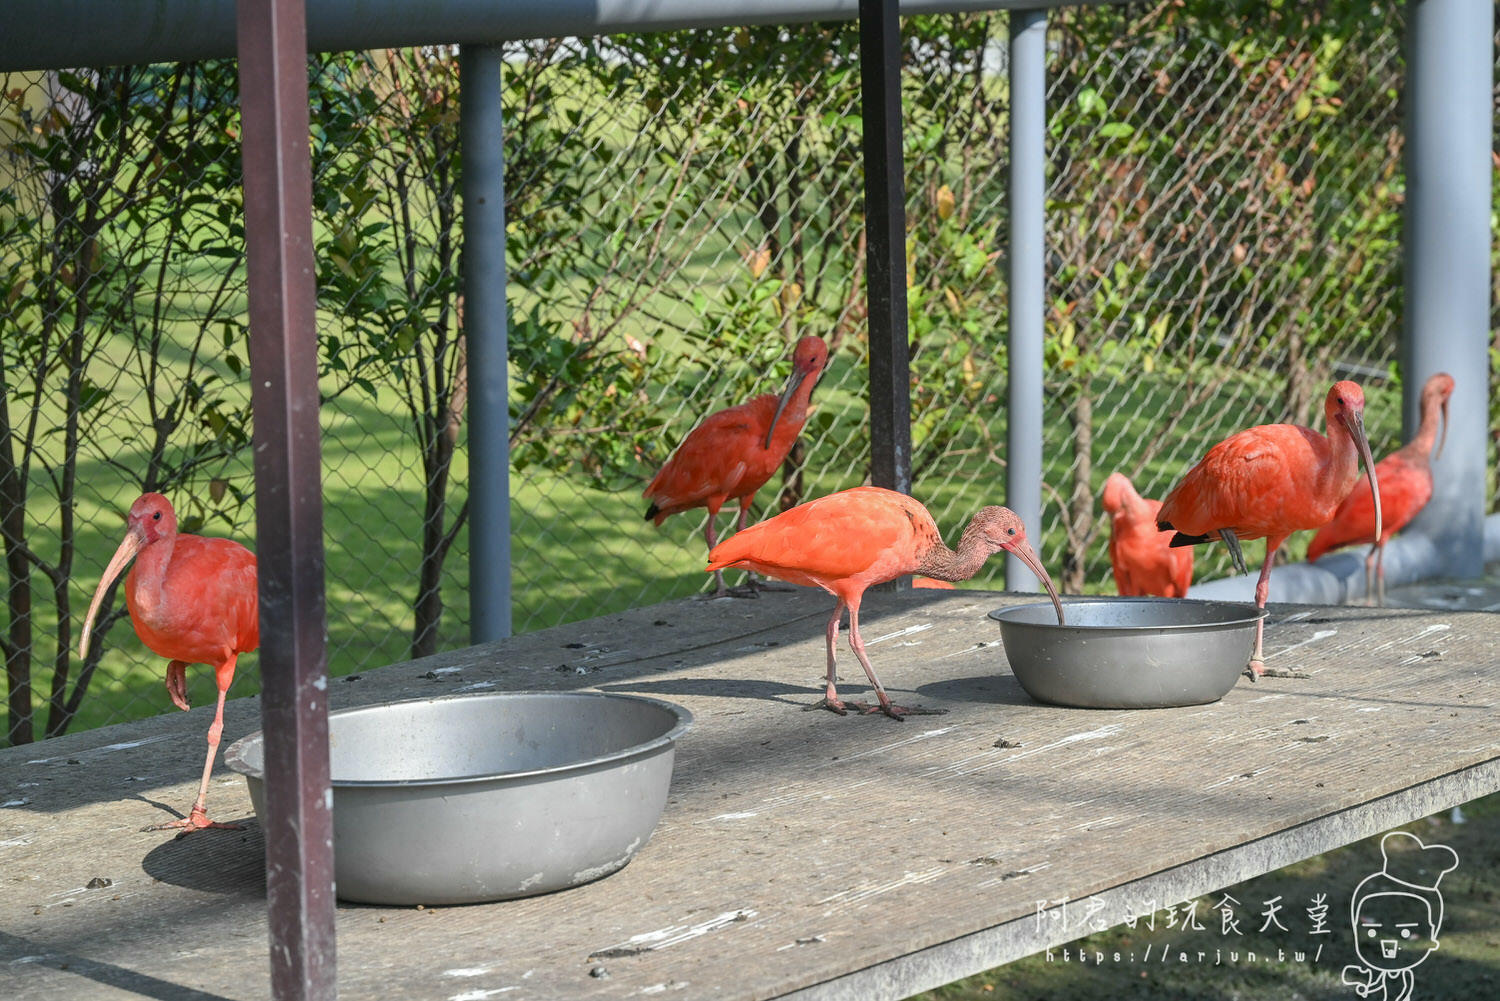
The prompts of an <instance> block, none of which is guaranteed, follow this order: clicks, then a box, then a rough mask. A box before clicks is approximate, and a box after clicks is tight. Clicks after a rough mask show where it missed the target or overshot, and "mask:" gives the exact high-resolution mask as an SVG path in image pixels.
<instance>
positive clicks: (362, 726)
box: [224, 692, 692, 904]
mask: <svg viewBox="0 0 1500 1001" xmlns="http://www.w3.org/2000/svg"><path fill="white" fill-rule="evenodd" d="M691 722H692V715H691V714H690V713H689V712H688V711H687V710H686V709H683V708H682V707H680V706H676V705H673V704H672V703H670V702H663V701H661V700H659V699H650V698H643V697H640V696H635V695H613V694H608V695H606V694H604V693H601V692H507V693H485V694H476V695H459V696H451V697H448V698H438V699H415V700H412V701H407V702H390V703H385V704H382V705H374V706H366V707H364V708H360V709H348V710H343V711H340V712H335V713H331V714H329V717H328V731H329V733H328V743H329V750H330V756H331V762H330V764H331V773H332V778H333V849H334V878H335V881H336V884H337V890H338V895H339V896H340V897H341V898H343V899H344V900H351V901H359V902H363V903H372V904H462V903H473V902H476V901H481V900H504V899H507V898H510V897H526V896H531V895H533V894H537V893H546V892H548V891H551V890H560V889H564V888H566V887H570V886H578V885H579V884H582V883H587V882H590V881H592V880H595V879H598V878H600V877H601V876H607V875H609V874H610V873H612V872H614V871H615V870H617V869H619V868H621V867H622V866H624V865H625V863H627V862H629V861H630V859H631V858H632V857H633V856H634V855H635V853H636V852H637V851H639V850H640V849H641V846H643V845H644V844H645V843H646V840H647V839H648V838H650V837H651V832H652V830H653V829H654V828H655V827H656V822H657V820H658V819H659V818H660V816H661V811H662V808H663V807H664V806H665V805H666V802H667V787H668V785H669V784H670V783H671V780H672V761H673V757H674V753H675V742H676V740H677V738H678V737H680V736H681V735H682V734H683V733H684V732H685V731H686V730H687V728H688V726H689V725H690V724H691ZM264 750H265V747H264V744H263V742H262V735H261V734H260V733H253V734H251V735H250V736H248V737H246V738H244V739H243V740H240V741H238V742H236V743H235V744H234V745H233V746H232V747H230V748H229V751H228V752H227V753H226V754H225V756H224V760H225V763H226V764H228V765H229V767H230V768H232V769H234V770H235V771H237V772H240V773H242V774H243V775H244V776H245V779H246V781H247V783H248V784H249V787H250V798H251V800H252V802H253V803H254V804H255V813H256V816H257V817H260V818H261V819H262V823H264V817H265V813H264V811H265V795H264V783H263V781H262V778H263V775H264V767H263V762H264Z"/></svg>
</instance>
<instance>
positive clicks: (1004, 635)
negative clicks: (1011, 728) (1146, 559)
mask: <svg viewBox="0 0 1500 1001" xmlns="http://www.w3.org/2000/svg"><path fill="white" fill-rule="evenodd" d="M1063 609H1064V613H1065V617H1066V619H1067V625H1063V626H1060V625H1058V624H1057V613H1056V611H1055V610H1054V609H1053V607H1052V603H1051V602H1038V603H1036V604H1030V605H1016V606H1014V607H1012V608H999V609H996V610H995V611H993V612H990V618H992V619H995V620H996V621H998V622H999V623H1000V638H1001V640H1002V641H1003V642H1004V644H1005V659H1006V660H1008V661H1009V662H1010V668H1011V670H1012V671H1013V672H1015V675H1016V680H1017V681H1019V682H1020V683H1021V687H1022V688H1024V689H1025V690H1026V694H1027V695H1030V696H1031V697H1032V698H1034V699H1036V700H1037V701H1038V702H1050V703H1053V704H1055V705H1060V706H1082V707H1085V708H1090V709H1153V708H1161V707H1164V706H1193V705H1199V704H1201V703H1204V702H1216V701H1218V700H1219V699H1221V698H1223V697H1224V693H1226V692H1228V691H1229V690H1230V689H1231V688H1233V687H1234V683H1235V681H1236V679H1238V678H1239V676H1240V673H1241V672H1242V671H1244V669H1245V665H1246V663H1248V661H1249V660H1250V652H1251V649H1252V647H1253V645H1254V643H1255V623H1256V622H1257V621H1258V620H1259V619H1261V618H1263V617H1264V616H1265V614H1266V612H1265V609H1263V608H1257V607H1256V606H1254V605H1243V604H1239V603H1237V602H1230V601H1195V600H1191V599H1185V598H1074V599H1071V600H1069V601H1065V602H1063Z"/></svg>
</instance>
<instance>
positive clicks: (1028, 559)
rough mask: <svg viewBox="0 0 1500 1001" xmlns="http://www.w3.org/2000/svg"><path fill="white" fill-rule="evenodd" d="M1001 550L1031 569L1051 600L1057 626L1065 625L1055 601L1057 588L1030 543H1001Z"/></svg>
mask: <svg viewBox="0 0 1500 1001" xmlns="http://www.w3.org/2000/svg"><path fill="white" fill-rule="evenodd" d="M1001 548H1003V549H1005V550H1006V551H1008V552H1012V553H1015V554H1016V555H1017V556H1019V557H1020V558H1021V562H1022V563H1025V564H1026V565H1027V566H1028V567H1030V568H1031V572H1032V573H1034V574H1036V576H1037V580H1039V581H1041V582H1042V585H1043V586H1044V587H1046V589H1047V594H1048V595H1049V596H1051V598H1052V607H1053V608H1055V609H1057V624H1058V625H1060V626H1061V625H1065V624H1066V623H1064V622H1063V610H1062V602H1060V601H1058V600H1057V588H1056V587H1054V586H1053V585H1052V577H1051V576H1050V575H1049V574H1048V573H1047V569H1046V568H1045V567H1043V566H1042V561H1041V560H1040V559H1038V558H1037V555H1036V550H1034V549H1032V548H1031V543H1029V542H1027V541H1026V540H1025V539H1018V540H1016V541H1015V542H1003V543H1001Z"/></svg>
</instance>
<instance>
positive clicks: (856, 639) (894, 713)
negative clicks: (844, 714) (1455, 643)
mask: <svg viewBox="0 0 1500 1001" xmlns="http://www.w3.org/2000/svg"><path fill="white" fill-rule="evenodd" d="M849 645H850V646H851V647H853V648H854V656H856V657H858V658H859V663H860V666H861V667H863V668H864V669H865V677H867V678H869V679H870V684H871V685H873V686H874V688H875V697H876V698H877V699H879V700H880V705H878V706H863V707H861V708H862V709H863V711H864V712H866V713H874V712H881V713H885V714H886V715H887V716H889V717H890V718H891V719H894V720H901V719H904V718H906V717H907V716H912V715H915V716H937V715H941V714H942V713H945V712H947V711H948V710H946V709H922V708H920V707H918V708H911V709H908V708H907V707H906V706H898V705H895V704H893V703H892V702H891V697H890V696H889V695H887V694H885V689H884V688H883V687H882V686H881V684H880V679H879V678H877V677H875V668H873V667H871V666H870V658H869V656H868V655H867V654H866V653H865V641H864V640H863V639H861V638H860V635H859V602H858V600H855V601H851V602H849ZM850 704H851V705H853V703H850Z"/></svg>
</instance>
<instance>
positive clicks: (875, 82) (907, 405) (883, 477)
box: [859, 0, 911, 590]
mask: <svg viewBox="0 0 1500 1001" xmlns="http://www.w3.org/2000/svg"><path fill="white" fill-rule="evenodd" d="M859 74H860V115H861V117H862V118H863V120H864V138H863V141H862V148H863V154H864V165H865V233H866V235H867V239H866V244H865V246H866V253H865V261H866V273H867V274H868V275H869V285H868V289H869V310H868V312H869V323H870V482H871V483H872V484H874V485H875V486H877V487H886V488H887V489H890V490H899V491H901V492H902V493H904V494H909V493H911V360H910V348H909V345H908V343H907V338H908V334H907V327H906V177H905V164H904V160H903V158H902V155H901V19H900V16H899V13H898V11H897V0H859ZM909 586H910V583H909V581H908V579H907V578H905V577H898V578H897V579H896V580H894V581H891V582H890V583H889V584H886V585H882V586H881V588H880V589H881V590H905V589H906V588H907V587H909Z"/></svg>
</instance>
